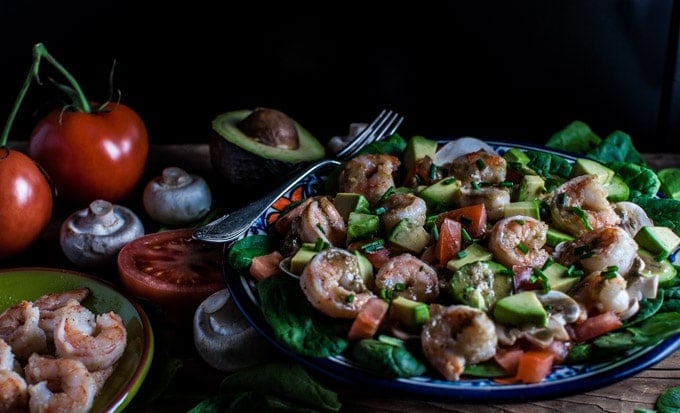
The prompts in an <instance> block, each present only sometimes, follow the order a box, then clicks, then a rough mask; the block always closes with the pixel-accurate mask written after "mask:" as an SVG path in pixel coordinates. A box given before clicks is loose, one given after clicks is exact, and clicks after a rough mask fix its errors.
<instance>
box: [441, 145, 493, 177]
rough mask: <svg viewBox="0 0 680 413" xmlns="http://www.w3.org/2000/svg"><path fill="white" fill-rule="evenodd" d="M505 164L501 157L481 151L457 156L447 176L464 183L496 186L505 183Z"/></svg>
mask: <svg viewBox="0 0 680 413" xmlns="http://www.w3.org/2000/svg"><path fill="white" fill-rule="evenodd" d="M506 172H507V162H506V161H505V159H504V158H503V157H502V156H498V155H496V154H493V153H489V152H487V151H485V150H483V149H480V150H478V151H476V152H471V153H468V154H466V155H462V156H459V157H458V158H456V159H454V160H453V162H451V166H450V167H449V174H450V175H453V176H455V177H456V178H458V179H459V180H460V181H462V182H464V183H470V182H488V183H490V184H498V183H501V182H503V181H505V174H506Z"/></svg>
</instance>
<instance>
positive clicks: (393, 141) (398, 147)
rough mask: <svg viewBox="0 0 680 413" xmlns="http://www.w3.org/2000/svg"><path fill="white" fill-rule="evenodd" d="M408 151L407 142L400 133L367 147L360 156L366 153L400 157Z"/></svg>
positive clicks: (360, 152)
mask: <svg viewBox="0 0 680 413" xmlns="http://www.w3.org/2000/svg"><path fill="white" fill-rule="evenodd" d="M405 150H406V140H404V138H402V137H401V136H400V135H399V134H398V133H393V134H392V135H390V136H389V137H387V138H386V139H383V140H380V141H377V142H373V143H370V144H368V145H366V147H364V148H363V149H362V150H361V151H359V154H365V153H384V154H388V155H394V156H400V155H401V154H402V153H404V151H405Z"/></svg>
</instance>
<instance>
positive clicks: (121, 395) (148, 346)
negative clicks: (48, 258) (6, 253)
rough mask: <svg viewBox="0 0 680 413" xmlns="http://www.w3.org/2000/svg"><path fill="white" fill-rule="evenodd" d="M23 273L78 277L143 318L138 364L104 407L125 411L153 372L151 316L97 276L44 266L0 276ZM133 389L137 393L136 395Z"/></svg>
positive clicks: (2, 271) (14, 269) (15, 269)
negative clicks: (109, 293) (112, 294)
mask: <svg viewBox="0 0 680 413" xmlns="http://www.w3.org/2000/svg"><path fill="white" fill-rule="evenodd" d="M21 272H46V273H54V274H60V275H63V274H66V275H68V276H75V277H79V278H85V279H87V280H88V281H89V282H93V283H96V284H100V285H101V286H102V287H104V288H106V289H109V290H111V291H113V292H115V293H116V294H118V295H120V296H121V297H122V298H123V299H124V300H125V301H127V303H128V304H129V305H130V306H131V307H132V308H133V309H134V310H135V312H136V315H137V316H138V317H139V319H140V324H141V326H142V338H143V340H144V343H145V345H143V346H142V351H141V354H140V357H139V363H138V364H137V366H136V367H135V369H134V371H133V372H132V374H131V376H130V379H129V380H128V381H127V382H126V383H125V384H124V385H123V386H122V387H121V389H120V390H119V391H118V392H116V393H115V394H114V395H113V396H112V398H111V401H110V402H108V403H107V404H106V405H105V406H103V411H104V412H122V411H123V410H124V409H125V407H127V406H128V405H129V403H130V402H131V401H132V399H133V398H134V396H135V395H136V393H137V392H138V391H139V390H140V388H141V386H142V384H143V381H144V379H145V378H146V376H147V374H148V373H149V371H150V369H151V364H152V362H153V358H154V354H155V338H154V333H153V327H152V325H151V320H150V319H149V317H148V315H147V314H146V312H145V311H144V309H143V308H142V307H141V305H140V304H139V303H137V302H136V300H134V299H132V297H130V295H129V294H128V293H127V292H125V291H124V290H123V289H121V288H120V287H118V286H116V285H115V284H113V283H112V282H110V281H108V280H106V279H103V278H100V277H96V276H94V275H91V274H88V273H85V272H81V271H77V270H70V269H64V268H52V267H42V266H21V267H12V268H0V277H2V276H4V275H5V274H8V273H21ZM133 390H134V392H133Z"/></svg>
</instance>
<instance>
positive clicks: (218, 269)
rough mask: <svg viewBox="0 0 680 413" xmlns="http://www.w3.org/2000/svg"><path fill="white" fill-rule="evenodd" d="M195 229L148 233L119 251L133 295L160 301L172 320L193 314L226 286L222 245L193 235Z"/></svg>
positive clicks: (120, 265)
mask: <svg viewBox="0 0 680 413" xmlns="http://www.w3.org/2000/svg"><path fill="white" fill-rule="evenodd" d="M193 231H194V230H193V229H178V230H170V231H164V232H158V233H153V234H147V235H144V236H142V237H139V238H137V239H135V240H133V241H131V242H129V243H128V244H126V245H125V246H124V247H123V248H122V249H121V250H120V253H119V254H118V275H119V277H120V280H121V282H122V284H123V287H124V288H125V289H126V290H127V291H128V292H129V293H130V294H132V295H134V296H136V297H138V298H142V299H146V300H149V301H151V302H154V303H156V304H159V305H160V306H161V307H162V308H163V309H164V310H165V311H166V312H167V316H168V318H169V319H170V320H172V321H186V320H190V319H191V318H192V317H193V314H194V312H195V311H196V308H198V305H199V304H200V303H201V302H202V301H203V300H204V299H206V298H207V297H208V296H210V295H211V294H213V293H214V292H217V291H219V290H221V289H224V288H226V286H227V285H226V281H225V279H224V276H223V273H222V257H223V255H222V249H223V247H222V245H221V244H215V243H207V242H202V241H199V240H196V239H194V238H193V237H192V234H193Z"/></svg>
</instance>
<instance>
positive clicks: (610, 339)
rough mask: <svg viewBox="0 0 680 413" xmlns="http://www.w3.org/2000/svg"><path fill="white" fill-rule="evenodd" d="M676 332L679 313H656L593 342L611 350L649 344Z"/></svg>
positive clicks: (679, 329) (679, 319) (677, 330)
mask: <svg viewBox="0 0 680 413" xmlns="http://www.w3.org/2000/svg"><path fill="white" fill-rule="evenodd" d="M676 333H680V313H678V312H669V313H656V314H654V315H653V316H652V317H650V318H648V319H647V320H645V321H643V322H641V323H640V324H637V325H636V326H635V327H628V328H625V329H621V330H616V331H613V332H611V333H607V334H605V335H603V336H600V337H598V338H596V339H595V340H594V341H593V343H594V344H595V345H596V346H597V347H600V348H606V349H609V350H612V351H619V350H628V349H632V348H635V347H643V346H651V345H653V344H656V343H657V342H659V341H661V340H663V339H665V338H668V337H670V336H672V335H674V334H676Z"/></svg>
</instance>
